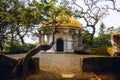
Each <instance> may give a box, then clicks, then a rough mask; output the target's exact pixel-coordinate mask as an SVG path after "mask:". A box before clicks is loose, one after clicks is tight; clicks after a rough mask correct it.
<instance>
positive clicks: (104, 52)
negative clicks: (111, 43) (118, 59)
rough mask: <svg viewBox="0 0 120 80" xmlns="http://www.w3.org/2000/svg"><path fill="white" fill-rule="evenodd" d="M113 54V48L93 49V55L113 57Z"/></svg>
mask: <svg viewBox="0 0 120 80" xmlns="http://www.w3.org/2000/svg"><path fill="white" fill-rule="evenodd" d="M110 52H111V48H107V47H101V48H100V47H99V48H93V49H92V54H93V55H101V56H102V55H105V56H112V54H113V53H112V52H111V53H110Z"/></svg>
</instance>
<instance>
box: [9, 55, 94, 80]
mask: <svg viewBox="0 0 120 80" xmlns="http://www.w3.org/2000/svg"><path fill="white" fill-rule="evenodd" d="M9 56H10V57H13V58H18V57H23V56H24V54H18V55H9ZM34 57H39V59H40V63H39V65H40V69H41V71H40V73H38V74H36V75H33V76H31V77H29V78H28V79H27V80H32V78H34V80H40V79H41V80H42V79H43V78H47V80H53V78H54V79H55V80H57V79H58V80H59V79H60V80H61V79H63V80H64V79H71V80H81V79H83V78H89V77H92V76H93V74H92V73H84V72H82V59H83V58H84V57H90V55H78V54H72V53H71V54H50V53H38V54H37V55H35V56H34ZM35 77H37V79H35ZM43 80H46V79H43Z"/></svg>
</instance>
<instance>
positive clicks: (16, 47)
mask: <svg viewBox="0 0 120 80" xmlns="http://www.w3.org/2000/svg"><path fill="white" fill-rule="evenodd" d="M34 47H36V45H34V44H27V43H26V44H24V45H21V44H20V43H18V42H15V43H13V45H12V47H5V49H4V52H10V53H25V52H27V51H29V50H31V49H33V48H34Z"/></svg>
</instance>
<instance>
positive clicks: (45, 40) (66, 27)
mask: <svg viewBox="0 0 120 80" xmlns="http://www.w3.org/2000/svg"><path fill="white" fill-rule="evenodd" d="M53 29H54V27H53V26H52V25H40V26H39V29H38V30H39V43H40V44H41V45H46V44H49V43H50V42H51V41H52V32H53ZM57 30H58V31H59V33H57V34H55V44H54V46H53V47H52V48H51V49H50V50H48V52H74V48H75V47H77V46H78V45H80V44H82V36H81V31H82V24H81V23H80V22H79V21H77V20H76V19H74V18H71V19H70V21H69V22H66V23H61V24H59V25H57Z"/></svg>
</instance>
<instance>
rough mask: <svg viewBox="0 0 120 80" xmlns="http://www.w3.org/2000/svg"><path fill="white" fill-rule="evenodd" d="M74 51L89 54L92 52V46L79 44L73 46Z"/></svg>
mask: <svg viewBox="0 0 120 80" xmlns="http://www.w3.org/2000/svg"><path fill="white" fill-rule="evenodd" d="M74 52H75V53H78V54H90V53H91V52H92V48H91V47H90V46H88V45H85V44H81V45H78V46H77V47H75V48H74Z"/></svg>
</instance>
